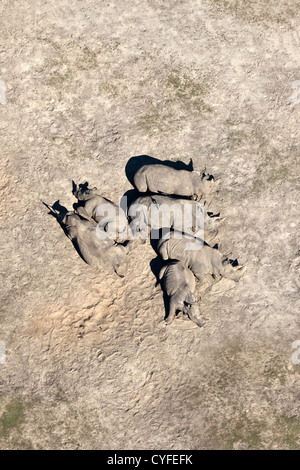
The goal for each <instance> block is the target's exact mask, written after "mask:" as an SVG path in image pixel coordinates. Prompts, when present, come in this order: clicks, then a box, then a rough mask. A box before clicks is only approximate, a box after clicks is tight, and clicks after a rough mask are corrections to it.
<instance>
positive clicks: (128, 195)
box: [120, 189, 140, 215]
mask: <svg viewBox="0 0 300 470" xmlns="http://www.w3.org/2000/svg"><path fill="white" fill-rule="evenodd" d="M139 196H140V193H139V192H138V190H137V189H129V190H128V191H126V192H125V193H124V194H123V196H122V197H121V199H120V207H121V209H123V211H124V213H125V214H126V215H127V214H128V209H129V207H130V206H131V204H132V203H133V202H134V201H135V200H136V199H137V198H138V197H139Z"/></svg>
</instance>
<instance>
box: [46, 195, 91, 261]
mask: <svg viewBox="0 0 300 470" xmlns="http://www.w3.org/2000/svg"><path fill="white" fill-rule="evenodd" d="M42 203H43V204H44V206H46V207H47V209H49V212H48V214H49V215H52V217H54V218H55V219H56V220H57V222H58V224H59V225H60V227H61V229H62V230H63V232H64V234H65V235H66V237H68V231H67V228H66V226H65V225H64V224H63V219H64V217H65V215H66V214H67V213H68V212H69V210H68V209H67V208H66V207H64V206H62V205H61V204H60V202H59V199H58V200H57V201H55V203H54V204H53V205H52V206H50V205H49V204H47V203H46V202H44V201H42ZM68 238H69V237H68ZM72 244H73V246H74V248H75V250H76V251H77V253H78V254H79V256H80V258H82V259H83V261H84V262H86V261H85V259H84V258H83V256H82V254H81V252H80V249H79V246H78V244H77V242H76V240H72Z"/></svg>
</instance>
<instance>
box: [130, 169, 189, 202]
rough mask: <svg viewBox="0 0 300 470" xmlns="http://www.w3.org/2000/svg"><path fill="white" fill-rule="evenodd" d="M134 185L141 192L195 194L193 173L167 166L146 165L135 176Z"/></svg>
mask: <svg viewBox="0 0 300 470" xmlns="http://www.w3.org/2000/svg"><path fill="white" fill-rule="evenodd" d="M133 180H134V184H135V186H136V188H137V189H138V190H139V191H140V192H146V191H147V190H148V191H151V192H153V193H164V194H179V195H180V194H182V195H183V196H185V195H186V196H190V195H192V194H193V184H192V178H191V172H189V171H187V170H174V168H170V167H167V166H165V165H159V164H158V165H144V166H143V167H142V168H140V169H139V170H138V171H137V173H136V174H135V175H134V178H133Z"/></svg>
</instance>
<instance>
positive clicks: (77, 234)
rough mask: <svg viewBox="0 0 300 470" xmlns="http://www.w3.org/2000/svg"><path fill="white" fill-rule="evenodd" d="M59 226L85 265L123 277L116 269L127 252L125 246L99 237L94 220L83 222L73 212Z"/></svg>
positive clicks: (68, 213)
mask: <svg viewBox="0 0 300 470" xmlns="http://www.w3.org/2000/svg"><path fill="white" fill-rule="evenodd" d="M61 224H62V225H63V227H64V229H65V231H66V233H67V235H68V237H69V238H70V240H72V242H73V244H74V246H75V247H76V248H77V250H78V252H79V254H80V255H81V257H82V258H83V260H84V261H85V262H86V263H87V264H89V265H90V266H92V267H93V268H95V269H97V270H98V269H99V270H103V269H107V270H108V271H114V272H116V274H118V276H120V277H123V276H122V275H120V274H119V273H118V268H119V266H120V265H121V264H122V263H123V261H124V260H125V257H126V254H127V252H128V247H127V246H126V244H124V245H123V244H116V243H115V242H114V241H113V240H112V239H110V238H102V237H100V236H99V230H101V229H99V227H97V223H96V222H95V221H94V220H93V221H89V220H83V219H82V218H81V217H80V216H79V215H78V214H76V213H75V212H74V211H70V212H67V214H66V215H65V216H64V217H63V219H62V221H61Z"/></svg>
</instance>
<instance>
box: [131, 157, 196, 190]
mask: <svg viewBox="0 0 300 470" xmlns="http://www.w3.org/2000/svg"><path fill="white" fill-rule="evenodd" d="M158 164H160V165H165V166H168V167H170V168H174V170H187V171H193V169H194V168H193V160H192V159H190V161H189V163H188V164H186V163H184V162H182V161H180V160H179V161H176V162H175V161H174V162H173V161H172V160H159V159H158V158H154V157H150V156H149V155H137V156H134V157H131V158H130V159H129V160H128V162H127V164H126V166H125V174H126V177H127V179H128V181H129V182H130V184H132V186H134V184H133V176H134V175H135V173H136V172H137V171H138V170H139V169H140V168H141V167H142V166H144V165H158Z"/></svg>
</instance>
